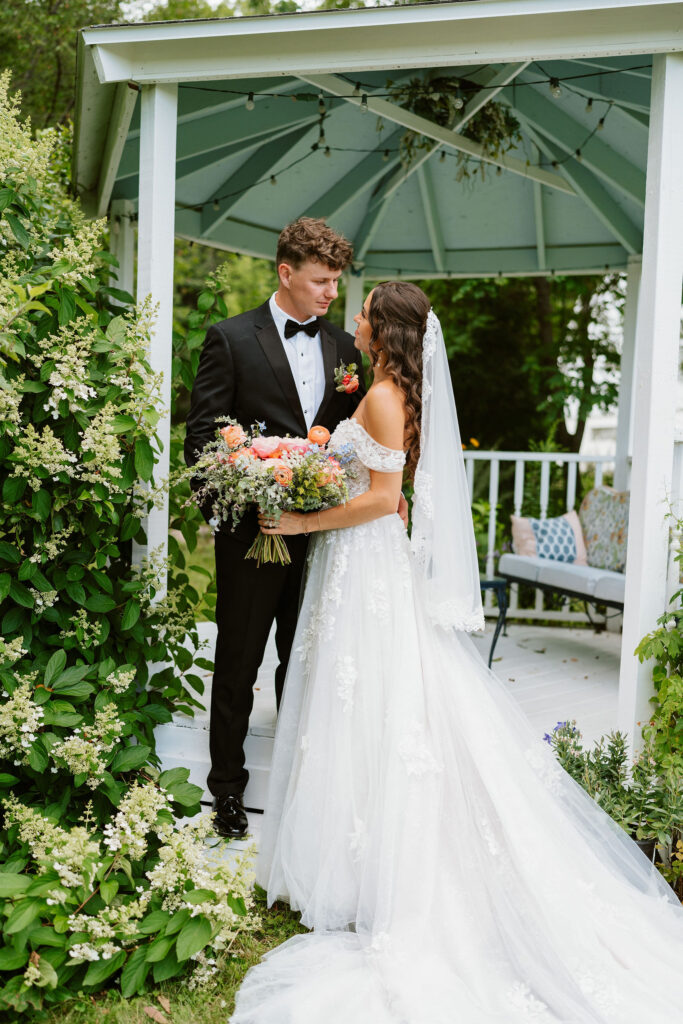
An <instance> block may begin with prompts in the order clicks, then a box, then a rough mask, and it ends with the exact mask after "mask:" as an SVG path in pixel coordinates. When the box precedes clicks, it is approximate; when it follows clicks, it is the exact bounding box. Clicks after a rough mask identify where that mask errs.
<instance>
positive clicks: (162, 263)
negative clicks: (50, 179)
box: [134, 83, 178, 597]
mask: <svg viewBox="0 0 683 1024" xmlns="http://www.w3.org/2000/svg"><path fill="white" fill-rule="evenodd" d="M177 115H178V86H177V84H176V83H173V84H169V85H145V86H143V87H142V106H141V110H140V185H139V199H138V287H137V298H138V302H142V301H143V300H144V299H145V298H146V296H148V295H150V296H151V298H152V303H153V305H154V306H155V308H156V312H155V320H154V328H153V331H152V337H151V343H150V351H149V360H150V363H151V366H152V369H153V371H154V372H155V373H161V374H162V375H163V383H162V388H161V413H162V419H161V421H160V423H159V426H158V433H159V437H160V438H161V442H162V445H163V449H162V451H161V453H160V454H159V461H158V462H157V464H156V466H155V467H154V476H153V479H152V486H154V487H158V486H159V485H160V484H162V483H163V482H164V481H166V480H167V479H168V475H169V466H170V459H169V449H170V440H171V418H170V409H171V361H172V343H171V329H172V323H173V252H174V244H173V243H174V226H175V173H176V167H175V163H176V125H177ZM144 525H145V529H146V533H147V552H146V553H147V554H149V553H150V552H151V551H153V550H155V549H157V550H160V553H161V555H162V557H163V558H165V557H166V553H167V551H168V496H165V497H164V500H163V504H162V505H161V507H160V508H154V509H152V511H151V512H150V513H149V516H148V517H147V519H146V521H145V524H144ZM136 554H139V552H134V558H135V556H136ZM164 592H165V577H164V580H163V581H162V584H161V585H160V587H159V589H158V590H157V597H161V596H163V593H164Z"/></svg>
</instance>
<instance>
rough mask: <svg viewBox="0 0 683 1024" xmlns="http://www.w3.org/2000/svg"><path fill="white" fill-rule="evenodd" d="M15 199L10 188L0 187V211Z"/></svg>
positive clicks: (14, 194)
mask: <svg viewBox="0 0 683 1024" xmlns="http://www.w3.org/2000/svg"><path fill="white" fill-rule="evenodd" d="M15 199H16V193H15V192H13V191H12V189H11V188H0V213H2V211H3V210H6V209H7V207H8V206H9V204H10V203H12V202H14V200H15Z"/></svg>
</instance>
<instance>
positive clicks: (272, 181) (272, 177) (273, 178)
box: [270, 174, 277, 185]
mask: <svg viewBox="0 0 683 1024" xmlns="http://www.w3.org/2000/svg"><path fill="white" fill-rule="evenodd" d="M270 184H271V185H277V178H276V177H275V175H274V174H271V176H270Z"/></svg>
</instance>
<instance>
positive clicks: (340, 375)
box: [334, 363, 360, 395]
mask: <svg viewBox="0 0 683 1024" xmlns="http://www.w3.org/2000/svg"><path fill="white" fill-rule="evenodd" d="M357 368H358V367H357V366H356V364H355V363H349V364H348V366H344V364H343V363H340V364H339V366H338V367H337V369H336V370H335V371H334V383H335V385H336V388H337V391H345V392H346V394H347V395H352V394H353V392H354V391H357V390H358V385H359V383H360V381H359V380H358V374H357V373H356V370H357Z"/></svg>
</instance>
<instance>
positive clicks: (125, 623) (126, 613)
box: [121, 599, 140, 629]
mask: <svg viewBox="0 0 683 1024" xmlns="http://www.w3.org/2000/svg"><path fill="white" fill-rule="evenodd" d="M139 618H140V605H139V604H138V602H137V601H133V600H132V599H131V600H130V601H127V602H126V607H125V608H124V609H123V615H122V616H121V629H132V628H133V626H134V625H135V623H136V622H137V621H138V619H139Z"/></svg>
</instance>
